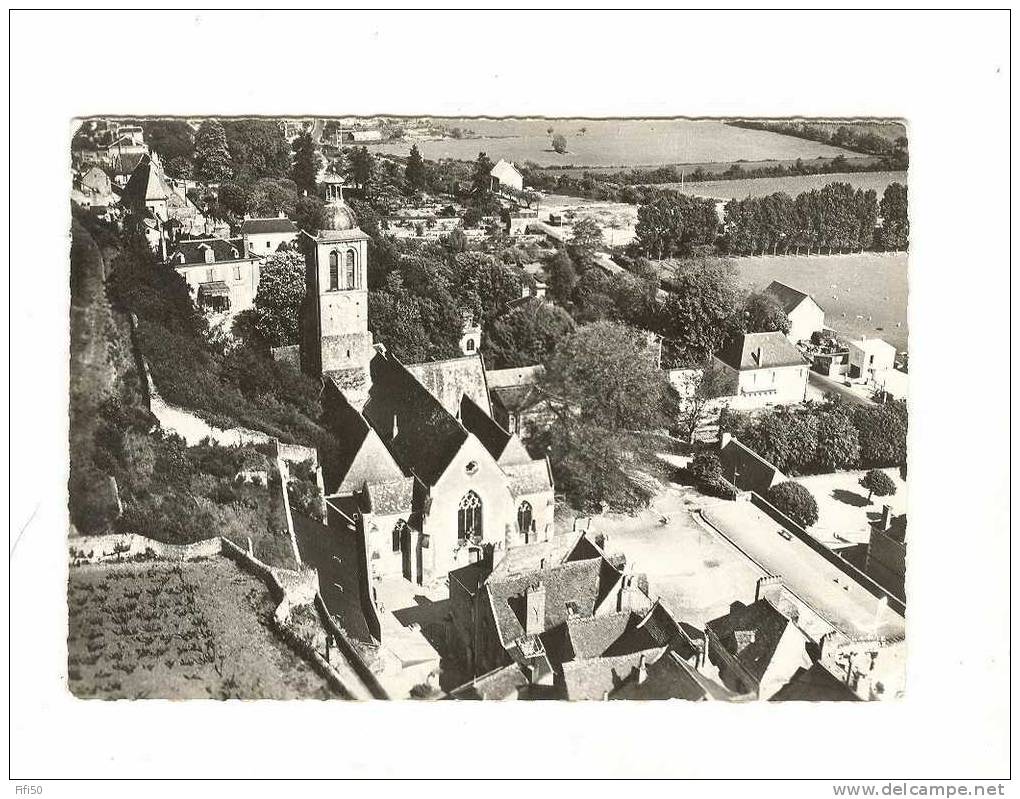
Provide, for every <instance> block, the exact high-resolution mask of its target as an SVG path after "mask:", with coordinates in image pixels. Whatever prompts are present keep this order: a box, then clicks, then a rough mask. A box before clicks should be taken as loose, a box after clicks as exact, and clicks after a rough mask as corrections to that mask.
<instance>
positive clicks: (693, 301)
mask: <svg viewBox="0 0 1020 799" xmlns="http://www.w3.org/2000/svg"><path fill="white" fill-rule="evenodd" d="M664 282H665V286H666V289H667V291H668V297H667V298H666V301H665V304H664V306H663V309H662V328H661V331H660V332H661V333H662V334H663V335H664V336H666V338H669V339H671V340H672V341H673V342H674V344H675V346H676V348H677V350H678V352H679V355H680V356H681V359H682V360H685V361H686V362H688V363H700V362H702V361H704V360H705V359H706V358H708V357H709V356H710V355H712V354H714V353H715V352H716V351H717V350H718V349H719V348H720V347H721V346H722V345H723V343H724V342H725V341H726V340H727V339H729V338H730V336H732V335H733V334H734V333H736V332H737V331H738V330H739V326H740V325H739V313H738V310H737V309H738V307H739V300H740V292H739V290H738V288H737V279H736V270H735V268H734V267H733V265H732V264H731V263H730V262H729V261H723V260H718V259H699V260H685V261H680V262H678V263H677V264H675V266H674V268H673V270H672V272H671V273H670V274H669V275H668V277H667V278H666V280H665V281H664Z"/></svg>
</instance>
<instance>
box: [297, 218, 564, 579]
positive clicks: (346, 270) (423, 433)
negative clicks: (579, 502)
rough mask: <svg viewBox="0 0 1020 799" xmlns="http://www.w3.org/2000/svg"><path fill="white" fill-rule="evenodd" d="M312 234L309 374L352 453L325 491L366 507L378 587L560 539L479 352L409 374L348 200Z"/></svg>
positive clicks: (545, 488) (335, 465) (345, 452)
mask: <svg viewBox="0 0 1020 799" xmlns="http://www.w3.org/2000/svg"><path fill="white" fill-rule="evenodd" d="M324 218H325V219H324V224H325V226H324V227H323V228H322V229H321V230H318V231H316V233H315V234H314V235H313V234H311V233H307V232H303V233H302V236H306V237H307V242H306V243H307V246H306V247H305V251H306V258H307V270H306V275H307V278H306V280H307V282H306V303H305V309H304V312H303V317H302V329H303V339H302V348H301V363H302V369H303V370H305V372H306V373H308V374H311V375H314V376H315V377H317V378H321V379H322V380H323V383H324V388H323V394H322V404H323V417H324V422H325V424H326V426H327V427H328V429H330V431H331V432H332V433H333V434H334V435H335V436H336V438H337V440H338V442H339V443H340V447H339V451H338V453H337V454H336V457H334V458H333V459H332V462H331V463H326V464H324V467H323V468H324V481H325V494H326V496H327V497H328V498H333V499H335V498H340V499H343V500H344V501H345V502H347V503H348V504H350V503H351V502H353V503H354V504H355V506H356V507H357V508H358V511H357V514H356V516H357V518H356V520H355V521H356V524H355V525H354V526H355V531H354V534H355V535H357V536H358V537H359V539H360V540H361V541H362V542H363V546H364V551H365V557H366V561H367V563H368V564H369V566H368V571H369V572H370V576H371V577H372V578H373V579H374V578H379V579H381V578H383V577H390V576H394V577H398V578H399V577H400V576H403V578H404V579H407V580H409V581H410V582H412V583H416V584H419V585H431V584H433V583H435V582H437V581H440V580H442V579H444V578H445V577H446V576H447V574H448V573H449V572H450V571H451V569H454V568H456V567H457V566H461V565H466V564H468V563H470V562H471V561H473V560H478V559H480V558H481V557H482V556H483V553H484V552H485V551H486V550H490V551H491V550H492V549H493V548H494V547H496V546H500V547H503V546H507V545H510V544H512V543H516V542H517V541H518V540H519V539H521V538H524V539H525V540H530V539H531V538H533V537H539V536H546V535H548V531H549V530H551V528H552V514H553V482H552V472H551V470H550V467H549V464H548V461H547V460H546V459H545V458H541V459H535V458H532V457H531V456H530V455H529V454H528V453H527V451H526V450H525V449H524V446H523V445H522V444H521V442H520V439H518V438H517V436H515V435H513V434H512V433H510V432H508V431H507V430H505V429H504V428H502V427H501V426H500V425H499V424H497V423H496V421H495V420H494V419H493V418H492V407H491V404H490V402H489V393H488V389H487V387H486V383H485V369H484V365H483V364H482V360H481V356H480V355H479V354H478V353H475V354H473V355H468V356H465V357H462V358H452V359H449V360H445V361H436V362H430V363H422V364H410V365H404V364H403V363H401V362H400V361H399V360H398V359H397V358H396V357H394V356H393V355H392V354H391V353H389V352H387V350H386V347H385V346H384V345H383V344H374V342H373V338H372V333H371V332H369V329H368V289H367V285H366V282H367V281H366V275H367V268H368V263H367V256H368V249H367V244H368V236H367V234H365V233H364V232H363V231H361V230H360V229H359V228H358V226H357V218H356V217H355V215H354V213H353V212H352V211H351V210H350V208H348V207H347V206H346V205H345V204H344V203H343V201H342V200H340V199H334V200H333V201H331V202H330V203H327V205H326V208H325V211H324Z"/></svg>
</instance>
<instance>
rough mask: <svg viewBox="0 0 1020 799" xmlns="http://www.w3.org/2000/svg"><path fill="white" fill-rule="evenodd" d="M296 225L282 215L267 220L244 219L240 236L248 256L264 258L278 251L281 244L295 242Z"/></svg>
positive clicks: (296, 234) (296, 235) (297, 231)
mask: <svg viewBox="0 0 1020 799" xmlns="http://www.w3.org/2000/svg"><path fill="white" fill-rule="evenodd" d="M299 233H300V231H299V230H298V227H297V225H295V224H294V223H293V222H291V221H290V220H289V219H288V218H287V217H285V216H284V215H283V214H280V216H279V217H272V218H269V219H245V220H244V221H243V222H242V223H241V235H242V236H243V237H244V240H245V241H246V242H247V244H248V254H249V255H261V256H266V255H270V254H271V253H274V252H276V251H277V250H278V249H280V245H281V244H290V243H291V242H294V241H297V237H298V234H299Z"/></svg>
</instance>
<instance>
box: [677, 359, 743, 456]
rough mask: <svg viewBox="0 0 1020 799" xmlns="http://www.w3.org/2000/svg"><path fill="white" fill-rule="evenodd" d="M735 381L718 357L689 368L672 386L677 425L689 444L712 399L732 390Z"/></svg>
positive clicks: (701, 422) (704, 418)
mask: <svg viewBox="0 0 1020 799" xmlns="http://www.w3.org/2000/svg"><path fill="white" fill-rule="evenodd" d="M732 391H733V387H732V381H731V380H730V378H729V377H728V375H727V374H726V372H725V370H724V369H723V368H722V367H721V366H719V365H718V364H717V363H716V362H715V360H713V359H709V360H707V361H705V362H704V363H703V364H702V365H701V366H700V367H699V368H697V369H688V370H686V371H685V372H684V373H683V374H681V376H680V378H679V385H677V386H675V387H674V388H673V396H674V401H675V403H676V406H675V418H676V427H677V430H678V432H679V433H680V434H682V435H683V436H684V438H686V439H687V440H688V441H689V442H690V443H692V444H693V443H694V435H695V433H697V431H698V428H699V427H700V426H701V425H702V424H703V423H705V422H706V421H707V420H708V411H709V408H710V406H711V404H712V401H713V400H715V399H718V398H719V397H723V396H726V395H727V394H730V393H732Z"/></svg>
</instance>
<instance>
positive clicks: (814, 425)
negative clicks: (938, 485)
mask: <svg viewBox="0 0 1020 799" xmlns="http://www.w3.org/2000/svg"><path fill="white" fill-rule="evenodd" d="M719 429H720V431H721V432H724V433H731V434H732V435H734V436H736V437H737V438H738V439H739V440H740V441H741V442H742V443H744V444H745V445H746V446H748V447H750V448H751V449H753V450H754V451H755V452H757V453H758V454H759V455H760V456H761V457H762V458H764V459H765V460H767V461H769V462H770V463H772V464H774V465H775V466H776V467H777V468H778V469H779V470H780V471H782V472H784V473H785V474H788V475H798V474H817V473H826V472H833V471H836V470H843V469H847V470H849V469H862V468H864V469H867V468H873V467H877V468H883V467H890V466H899V467H903V468H905V467H906V463H907V404H906V402H905V401H902V400H899V401H894V402H889V403H886V404H885V405H875V406H863V405H857V404H853V403H850V402H847V401H845V400H841V399H836V398H831V397H830V398H828V399H826V401H825V402H822V403H815V402H807V403H805V404H804V405H802V406H795V407H781V408H777V409H774V410H766V411H763V412H759V413H756V414H754V415H751V414H749V413H745V412H740V411H733V410H730V409H728V408H727V409H724V410H723V412H722V413H721V415H720V418H719Z"/></svg>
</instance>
